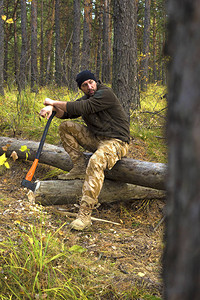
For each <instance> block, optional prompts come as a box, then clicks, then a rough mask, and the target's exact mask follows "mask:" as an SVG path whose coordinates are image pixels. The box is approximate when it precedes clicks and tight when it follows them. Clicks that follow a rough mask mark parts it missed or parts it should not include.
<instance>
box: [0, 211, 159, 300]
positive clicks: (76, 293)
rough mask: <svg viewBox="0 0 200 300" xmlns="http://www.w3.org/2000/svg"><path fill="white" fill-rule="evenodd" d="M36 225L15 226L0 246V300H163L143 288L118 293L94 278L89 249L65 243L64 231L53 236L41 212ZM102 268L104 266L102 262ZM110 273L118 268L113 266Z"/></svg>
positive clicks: (100, 277)
mask: <svg viewBox="0 0 200 300" xmlns="http://www.w3.org/2000/svg"><path fill="white" fill-rule="evenodd" d="M37 210H38V217H39V218H38V221H37V222H36V223H35V224H34V225H33V224H30V223H26V224H25V223H24V222H20V221H15V229H14V230H13V231H12V233H11V232H10V233H9V232H8V236H7V239H5V240H4V241H1V242H0V299H1V300H3V299H5V300H8V299H20V300H26V299H30V300H31V299H48V300H52V299H56V300H59V299H69V300H71V299H74V300H76V299H81V300H84V299H85V300H87V299H88V300H89V299H91V300H93V299H99V300H100V299H113V300H114V299H120V300H121V299H124V300H125V299H135V300H136V299H144V300H159V299H160V298H158V297H156V296H154V295H151V294H147V292H146V291H145V289H144V288H142V287H141V286H140V287H137V286H133V288H132V289H129V290H128V291H122V292H119V290H115V286H113V285H112V282H110V279H108V278H106V275H105V276H104V275H103V274H98V275H97V274H96V273H95V272H94V271H93V270H92V267H94V261H92V260H90V258H89V257H88V255H87V249H85V248H83V247H82V246H79V245H76V244H75V245H73V246H69V244H68V242H67V241H68V240H69V239H70V233H69V235H66V237H65V239H64V240H63V239H61V238H60V237H61V236H62V228H63V227H64V226H65V225H66V223H63V224H62V226H60V227H58V229H57V230H56V231H55V232H52V231H50V230H49V229H48V226H47V225H46V224H47V222H48V218H45V213H44V212H43V209H42V208H37ZM98 264H100V262H98ZM110 272H111V273H112V272H113V275H114V274H115V273H114V272H115V271H114V266H113V269H112V265H110Z"/></svg>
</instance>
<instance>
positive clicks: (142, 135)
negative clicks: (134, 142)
mask: <svg viewBox="0 0 200 300" xmlns="http://www.w3.org/2000/svg"><path fill="white" fill-rule="evenodd" d="M165 93H166V87H164V86H157V85H150V86H149V87H148V89H147V91H146V92H143V93H141V95H140V108H139V109H136V110H134V111H132V112H131V123H130V132H131V136H132V137H133V138H134V137H135V138H138V139H141V140H143V141H144V142H145V143H146V144H147V151H148V155H149V160H151V161H156V162H165V163H166V159H167V158H166V153H167V147H166V139H165V122H166V110H167V109H166V108H167V102H166V98H163V95H164V94H165Z"/></svg>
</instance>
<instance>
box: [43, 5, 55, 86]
mask: <svg viewBox="0 0 200 300" xmlns="http://www.w3.org/2000/svg"><path fill="white" fill-rule="evenodd" d="M54 24H55V0H52V13H51V18H50V29H49V33H48V44H47V61H46V77H45V84H48V83H49V82H50V80H51V73H52V71H51V57H52V56H53V55H52V52H53V51H52V44H53V31H54Z"/></svg>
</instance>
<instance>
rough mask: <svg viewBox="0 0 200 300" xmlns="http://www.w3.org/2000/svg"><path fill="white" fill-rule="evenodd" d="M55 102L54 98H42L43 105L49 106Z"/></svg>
mask: <svg viewBox="0 0 200 300" xmlns="http://www.w3.org/2000/svg"><path fill="white" fill-rule="evenodd" d="M55 102H56V101H54V100H52V99H50V98H46V99H45V100H44V103H43V104H44V105H51V106H54V105H55Z"/></svg>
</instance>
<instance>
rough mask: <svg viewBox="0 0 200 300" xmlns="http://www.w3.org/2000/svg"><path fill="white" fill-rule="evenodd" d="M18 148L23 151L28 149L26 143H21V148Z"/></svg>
mask: <svg viewBox="0 0 200 300" xmlns="http://www.w3.org/2000/svg"><path fill="white" fill-rule="evenodd" d="M19 150H20V151H22V152H24V151H26V150H28V147H27V146H26V145H23V146H21V148H20V149H19Z"/></svg>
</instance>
